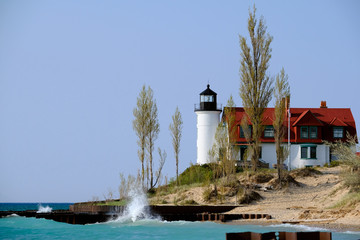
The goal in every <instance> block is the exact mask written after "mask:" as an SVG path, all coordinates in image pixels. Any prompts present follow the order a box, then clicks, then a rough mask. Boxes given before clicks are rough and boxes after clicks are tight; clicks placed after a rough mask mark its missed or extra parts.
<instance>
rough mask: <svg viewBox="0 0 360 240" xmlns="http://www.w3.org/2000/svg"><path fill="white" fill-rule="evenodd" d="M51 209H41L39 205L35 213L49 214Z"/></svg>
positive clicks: (47, 207)
mask: <svg viewBox="0 0 360 240" xmlns="http://www.w3.org/2000/svg"><path fill="white" fill-rule="evenodd" d="M51 211H52V208H51V207H49V206H46V207H43V206H42V205H41V204H39V208H38V211H37V212H36V213H51Z"/></svg>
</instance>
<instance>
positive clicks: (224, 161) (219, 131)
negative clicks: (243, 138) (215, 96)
mask: <svg viewBox="0 0 360 240" xmlns="http://www.w3.org/2000/svg"><path fill="white" fill-rule="evenodd" d="M223 123H225V124H223ZM236 139H237V125H236V116H235V103H234V100H233V97H232V96H230V98H229V100H228V101H227V104H226V107H225V108H224V115H223V121H222V122H220V123H219V125H218V127H217V128H216V133H215V143H214V145H213V146H212V149H211V151H210V153H209V155H210V157H211V158H213V159H214V158H215V159H218V160H219V166H215V167H217V168H218V169H217V170H218V171H219V175H220V174H221V175H222V176H223V177H227V176H230V175H231V174H234V173H235V170H236V169H235V157H236V156H237V155H238V148H237V147H235V143H236Z"/></svg>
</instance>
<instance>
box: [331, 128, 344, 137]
mask: <svg viewBox="0 0 360 240" xmlns="http://www.w3.org/2000/svg"><path fill="white" fill-rule="evenodd" d="M333 136H334V138H343V137H344V128H343V127H334V128H333Z"/></svg>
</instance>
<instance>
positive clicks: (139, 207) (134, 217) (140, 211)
mask: <svg viewBox="0 0 360 240" xmlns="http://www.w3.org/2000/svg"><path fill="white" fill-rule="evenodd" d="M129 198H130V202H129V204H128V205H127V206H126V208H125V211H124V212H123V214H122V215H121V216H119V217H118V218H117V219H116V221H117V222H121V223H124V222H136V221H138V220H142V219H154V216H152V215H151V214H150V211H149V204H148V201H147V197H146V194H145V192H144V191H143V189H142V188H141V187H133V188H132V189H131V190H130V192H129Z"/></svg>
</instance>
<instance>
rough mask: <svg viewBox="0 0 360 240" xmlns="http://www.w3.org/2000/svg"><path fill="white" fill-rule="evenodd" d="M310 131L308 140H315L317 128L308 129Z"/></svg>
mask: <svg viewBox="0 0 360 240" xmlns="http://www.w3.org/2000/svg"><path fill="white" fill-rule="evenodd" d="M309 129H310V138H313V139H316V138H317V127H309Z"/></svg>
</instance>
